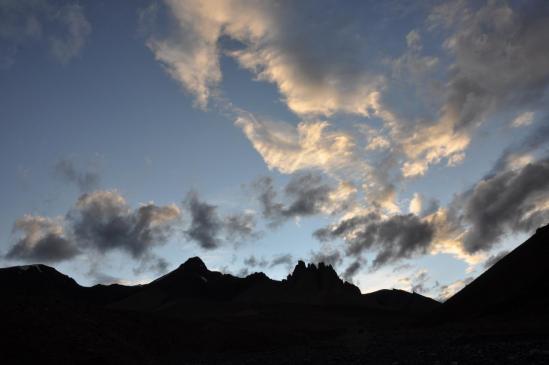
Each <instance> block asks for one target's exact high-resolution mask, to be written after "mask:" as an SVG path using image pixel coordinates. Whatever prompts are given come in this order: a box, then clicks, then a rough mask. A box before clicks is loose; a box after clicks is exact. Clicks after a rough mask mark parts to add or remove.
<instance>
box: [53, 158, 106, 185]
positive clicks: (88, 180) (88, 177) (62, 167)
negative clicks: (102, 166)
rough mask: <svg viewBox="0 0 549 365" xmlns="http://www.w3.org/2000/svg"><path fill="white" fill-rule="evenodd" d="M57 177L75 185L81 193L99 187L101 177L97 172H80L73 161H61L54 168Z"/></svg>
mask: <svg viewBox="0 0 549 365" xmlns="http://www.w3.org/2000/svg"><path fill="white" fill-rule="evenodd" d="M54 174H55V176H56V177H58V178H60V179H62V180H63V181H66V182H68V183H71V184H74V185H76V186H77V187H78V189H79V190H80V192H83V193H85V192H89V191H92V190H95V189H96V188H98V187H99V182H100V176H99V174H98V173H97V172H96V171H79V170H78V169H77V168H76V167H75V166H74V163H73V162H72V161H71V160H68V159H63V160H59V161H58V162H57V163H56V164H55V166H54Z"/></svg>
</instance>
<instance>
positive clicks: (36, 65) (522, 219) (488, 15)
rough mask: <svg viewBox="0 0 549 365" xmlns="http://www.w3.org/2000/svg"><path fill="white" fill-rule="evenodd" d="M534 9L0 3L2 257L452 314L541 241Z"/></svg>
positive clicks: (542, 161) (538, 20) (541, 137)
mask: <svg viewBox="0 0 549 365" xmlns="http://www.w3.org/2000/svg"><path fill="white" fill-rule="evenodd" d="M548 17H549V8H548V6H547V4H544V3H543V2H542V1H529V2H521V1H516V2H514V1H486V2H467V1H446V2H445V1H427V2H422V3H421V4H417V3H416V2H407V1H387V2H383V3H382V4H381V3H379V2H373V1H372V2H368V1H366V2H365V1H356V2H353V1H350V2H345V3H344V4H342V3H340V2H336V1H323V2H322V4H320V2H317V1H304V2H300V3H295V2H291V1H276V2H255V1H240V0H231V1H229V0H227V1H213V0H212V1H198V0H196V1H195V0H180V1H176V0H166V1H152V2H150V1H138V2H134V1H117V2H111V1H93V2H70V1H53V0H49V1H47V0H37V1H30V0H29V1H27V0H25V1H10V0H5V1H2V2H0V20H1V22H0V24H1V25H0V50H2V51H1V52H0V53H1V54H2V56H1V57H0V67H1V68H0V148H1V150H0V166H1V168H2V171H3V174H2V177H3V178H2V180H3V183H2V186H3V189H1V190H0V201H1V202H2V206H3V209H2V210H1V211H0V233H1V236H0V254H2V258H1V262H2V264H3V265H4V266H7V265H15V264H21V263H33V262H45V263H47V264H50V265H53V266H55V267H57V268H58V269H60V270H61V271H63V272H65V273H67V274H69V275H71V276H73V277H75V278H76V279H77V281H79V282H80V283H82V284H85V285H91V284H94V283H97V282H103V283H107V282H113V281H119V282H126V283H135V282H144V281H147V280H151V279H152V278H155V277H156V276H158V275H159V274H162V273H164V272H166V271H167V270H170V269H173V268H175V267H177V266H178V265H179V264H180V263H182V262H183V261H185V260H186V259H187V258H188V257H191V256H200V257H202V258H203V259H204V261H205V262H206V264H207V265H208V266H209V267H211V268H215V269H217V270H221V271H224V272H229V273H232V274H235V275H246V274H247V273H251V272H253V271H265V272H266V273H267V274H268V275H270V276H271V277H273V278H277V279H280V278H283V277H285V275H286V274H287V273H288V271H289V270H290V269H291V267H292V266H293V265H295V263H296V262H297V260H298V259H303V260H305V261H319V260H325V261H329V262H330V263H332V264H333V265H334V266H335V268H336V270H337V271H338V272H339V273H340V274H341V275H342V276H345V278H346V279H347V280H349V281H353V282H355V283H356V284H357V285H359V286H360V288H361V289H362V291H363V292H365V291H371V290H375V289H379V288H382V287H398V288H403V289H406V290H416V291H418V292H421V293H423V294H426V295H430V296H432V297H437V298H444V297H447V296H448V295H450V294H451V293H452V292H453V291H455V290H456V289H459V287H460V286H462V285H463V284H464V282H466V281H467V280H470V278H472V277H475V276H477V275H479V274H480V273H481V272H482V271H483V270H485V267H486V262H487V261H490V260H491V259H493V258H494V257H496V256H498V255H499V254H501V253H502V252H503V253H504V252H505V251H508V250H510V249H512V248H514V247H515V246H516V245H517V244H519V243H520V242H521V241H522V240H523V239H524V238H526V237H528V235H529V234H531V233H532V232H533V231H534V230H535V228H536V227H538V226H540V225H542V224H546V223H547V221H548V220H549V219H548V218H549V190H548V186H547V185H546V184H547V183H546V182H545V181H548V179H547V177H549V176H548V175H547V174H548V171H549V167H548V164H549V162H548V160H547V156H548V154H547V145H546V141H548V138H546V136H549V133H548V128H547V110H546V105H547V104H546V101H547V85H548V84H549V66H548V65H549V51H547V50H546V47H541V46H540V45H543V44H546V43H544V42H545V41H546V40H547V39H548V38H549V26H548V25H547V24H549V22H547V20H548V19H547V18H548Z"/></svg>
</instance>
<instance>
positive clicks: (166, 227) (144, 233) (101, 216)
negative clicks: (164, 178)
mask: <svg viewBox="0 0 549 365" xmlns="http://www.w3.org/2000/svg"><path fill="white" fill-rule="evenodd" d="M180 216H181V212H180V210H179V208H177V207H176V206H175V205H167V206H157V205H155V204H152V203H149V204H146V205H142V206H140V207H139V208H137V209H135V210H133V209H131V208H130V207H129V206H128V204H127V203H126V201H125V199H124V198H123V197H122V196H121V195H119V194H118V193H116V192H112V191H96V192H93V193H89V194H83V195H82V196H80V198H79V199H78V201H77V203H76V205H75V207H74V208H73V209H72V210H71V211H70V213H69V214H68V218H67V220H68V223H69V224H70V226H71V230H72V233H73V235H74V238H75V240H76V241H77V242H78V244H79V245H80V246H82V247H85V248H91V249H93V250H96V251H98V252H100V253H106V252H108V251H111V250H121V251H124V252H127V253H129V254H130V255H131V256H132V257H134V258H141V259H142V258H146V257H147V255H148V254H149V253H150V250H151V249H152V247H153V246H158V245H162V244H164V243H165V242H166V241H167V239H168V237H169V236H170V234H171V233H172V230H173V228H174V225H175V224H176V223H177V222H178V220H179V218H180Z"/></svg>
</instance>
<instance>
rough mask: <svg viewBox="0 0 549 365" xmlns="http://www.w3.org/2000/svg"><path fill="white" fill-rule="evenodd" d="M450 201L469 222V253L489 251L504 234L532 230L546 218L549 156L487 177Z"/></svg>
mask: <svg viewBox="0 0 549 365" xmlns="http://www.w3.org/2000/svg"><path fill="white" fill-rule="evenodd" d="M453 204H454V205H458V206H460V207H461V209H462V216H463V220H464V221H465V224H466V225H468V227H467V231H466V234H465V236H464V238H463V246H464V248H465V249H466V250H467V251H468V252H470V253H474V252H476V251H479V250H489V249H490V248H491V247H492V246H493V245H494V244H496V243H497V242H499V240H500V239H501V238H502V236H503V235H505V234H506V233H511V232H513V233H514V232H531V231H533V230H534V229H536V228H538V227H539V226H541V225H544V224H546V223H547V222H548V221H549V159H543V160H540V161H537V162H533V163H529V164H527V165H526V166H524V167H522V168H520V169H515V170H508V171H503V172H501V173H498V174H495V175H491V176H487V177H485V178H484V179H482V180H480V181H479V182H478V183H477V184H475V186H473V187H472V188H471V189H470V190H468V191H467V192H465V193H463V194H462V195H461V196H459V197H458V198H457V201H455V202H454V203H453Z"/></svg>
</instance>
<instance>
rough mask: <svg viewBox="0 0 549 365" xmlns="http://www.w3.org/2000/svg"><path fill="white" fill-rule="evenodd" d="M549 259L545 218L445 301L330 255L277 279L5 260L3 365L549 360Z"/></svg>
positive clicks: (186, 267)
mask: <svg viewBox="0 0 549 365" xmlns="http://www.w3.org/2000/svg"><path fill="white" fill-rule="evenodd" d="M547 257H549V227H544V228H541V229H539V230H538V231H537V232H536V234H535V235H534V236H532V237H531V238H530V239H529V240H527V241H526V242H525V243H524V244H522V245H521V246H519V247H517V248H516V249H515V250H514V251H512V252H511V253H509V254H508V255H507V256H506V257H504V258H503V259H501V260H500V261H499V262H498V263H496V264H495V265H494V266H493V267H491V268H490V269H489V270H487V271H486V272H485V273H484V274H482V275H481V276H479V277H478V278H477V279H476V280H475V281H473V282H472V283H471V284H469V285H468V286H466V287H465V288H464V289H463V290H462V291H460V292H458V293H457V294H455V295H454V296H453V297H452V298H450V299H449V300H448V301H447V302H445V303H444V304H440V303H439V302H437V301H435V300H433V299H430V298H426V297H424V296H421V295H419V294H416V293H408V292H405V291H401V290H380V291H377V292H374V293H369V294H361V293H360V290H359V289H358V288H357V287H356V286H354V285H352V284H350V283H347V282H344V281H343V280H341V279H340V278H339V277H338V275H337V273H336V272H335V271H334V269H333V268H332V267H331V266H329V265H325V264H319V265H318V266H316V265H312V264H309V265H306V264H305V263H304V262H301V261H300V262H299V263H298V264H297V266H296V267H295V268H294V270H293V272H292V273H290V274H289V275H288V277H287V278H286V279H285V280H282V281H277V280H273V279H270V278H268V277H267V276H266V275H265V274H263V273H254V274H251V275H249V276H247V277H245V278H239V277H234V276H232V275H228V274H222V273H220V272H215V271H210V270H209V269H208V268H207V267H206V265H205V264H204V263H203V262H202V260H201V259H200V258H198V257H194V258H191V259H189V260H187V261H186V262H185V263H183V264H182V265H180V266H179V267H178V268H177V269H176V270H174V271H172V272H170V273H168V274H166V275H164V276H162V277H160V278H158V279H156V280H154V281H153V282H151V283H149V284H146V285H136V286H123V285H117V284H115V285H107V286H106V285H96V286H93V287H82V286H80V285H79V284H78V283H77V282H76V281H74V280H73V279H72V278H70V277H68V276H66V275H64V274H61V273H59V272H58V271H57V270H55V269H53V268H51V267H48V266H45V265H27V266H16V267H10V268H3V269H0V290H1V292H2V300H1V301H0V310H1V311H2V314H3V318H4V320H3V327H2V330H3V331H4V333H5V334H9V335H8V336H4V337H5V340H3V342H2V346H3V348H2V351H0V363H2V364H4V363H25V362H31V361H32V362H36V361H41V362H42V363H48V362H52V363H98V362H99V363H135V364H149V363H150V364H158V363H206V364H207V363H215V364H218V363H222V364H223V363H235V364H236V363H242V362H247V363H262V364H270V363H272V364H278V363H281V362H286V363H300V362H304V363H310V362H312V361H313V360H314V362H316V363H334V364H336V363H353V361H354V362H356V363H372V364H383V363H391V364H392V363H394V362H395V361H396V362H398V363H417V364H423V363H430V361H429V359H430V358H429V357H428V356H430V355H427V354H432V353H435V354H439V355H436V359H434V358H433V359H431V360H433V361H434V360H437V361H438V362H439V363H451V362H453V361H454V360H456V359H457V360H460V361H462V362H463V363H486V357H485V356H484V355H483V354H486V353H490V354H491V355H490V356H491V359H492V360H497V359H499V360H500V361H496V362H495V363H505V362H508V361H509V359H510V358H512V359H515V360H516V361H512V363H520V362H525V361H526V362H527V363H548V362H547V361H546V360H549V351H547V352H543V351H546V350H549V343H548V340H547V339H548V338H549V337H548V336H547V335H548V334H549V330H548V328H549V326H548V325H547V324H549V320H548V315H547V312H548V311H547V310H548V309H549V280H548V279H549V265H547V264H546V262H545V261H546V260H547ZM510 333H511V334H512V336H511V335H509V334H510ZM472 334H474V335H472ZM509 336H511V337H509ZM513 336H514V337H513ZM479 339H481V340H479ZM456 344H459V345H456ZM463 346H469V350H468V351H461V350H459V349H460V348H462V347H463ZM311 349H314V351H313V350H311ZM311 351H312V352H311ZM544 354H545V355H544ZM277 356H278V357H277ZM307 359H309V360H310V361H309V360H307ZM345 359H346V360H345ZM306 360H307V361H306ZM404 360H405V361H404Z"/></svg>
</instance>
